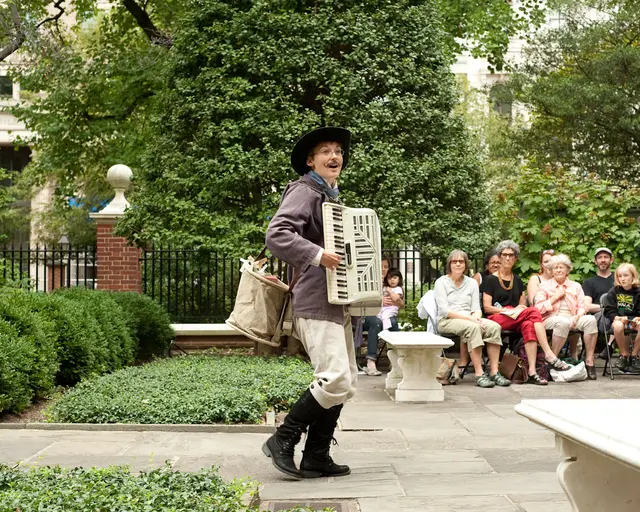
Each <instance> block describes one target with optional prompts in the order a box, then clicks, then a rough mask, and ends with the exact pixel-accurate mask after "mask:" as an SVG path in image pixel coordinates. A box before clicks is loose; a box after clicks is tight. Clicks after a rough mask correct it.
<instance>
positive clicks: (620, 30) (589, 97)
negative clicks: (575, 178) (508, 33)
mask: <svg viewBox="0 0 640 512" xmlns="http://www.w3.org/2000/svg"><path fill="white" fill-rule="evenodd" d="M555 3H556V4H557V6H558V7H559V8H560V9H561V12H562V15H563V17H564V24H563V26H562V27H560V28H556V29H551V30H546V31H544V32H542V33H540V34H539V35H538V36H537V37H535V38H534V39H533V40H532V41H531V44H530V45H529V46H528V48H527V50H526V58H525V64H524V65H523V66H522V67H521V69H520V73H519V74H517V75H516V76H515V77H514V79H513V81H512V86H513V87H514V90H515V91H516V94H517V97H518V99H519V100H520V101H522V102H523V103H524V104H525V105H526V106H527V107H528V108H529V109H530V111H531V114H532V115H531V128H530V129H528V130H525V131H524V132H523V134H522V137H521V144H522V147H523V148H524V149H525V150H526V151H527V152H528V154H529V155H530V156H531V157H532V158H533V159H534V160H535V161H536V162H538V163H539V165H541V166H544V165H545V164H551V165H562V166H565V167H572V168H574V169H575V170H576V171H578V172H581V173H582V174H583V175H585V176H586V175H588V174H589V173H596V174H598V175H599V176H600V177H603V178H607V179H612V180H614V181H616V182H618V183H620V184H622V185H625V182H626V181H631V180H634V179H636V178H637V176H638V172H639V171H640V124H639V123H638V114H639V113H640V112H639V109H640V106H639V105H640V103H639V102H638V98H640V9H638V4H637V2H633V1H623V0H618V1H602V0H580V1H577V0H562V1H558V0H556V2H555ZM594 12H595V13H596V14H597V15H594Z"/></svg>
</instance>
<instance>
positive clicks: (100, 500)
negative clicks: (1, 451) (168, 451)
mask: <svg viewBox="0 0 640 512" xmlns="http://www.w3.org/2000/svg"><path fill="white" fill-rule="evenodd" d="M251 486H252V484H251V483H249V482H238V481H234V482H231V483H226V482H224V481H223V480H222V478H220V476H219V475H218V472H217V469H216V468H211V469H202V470H200V471H198V472H195V473H180V472H174V471H172V470H171V468H170V466H168V465H166V466H165V467H163V468H161V469H156V470H153V471H149V472H144V471H142V472H140V473H139V474H138V475H137V476H134V475H132V474H131V471H130V470H129V468H127V467H119V466H112V467H109V468H106V469H98V468H91V469H84V468H74V469H62V468H60V467H40V468H29V469H26V470H25V469H24V468H22V469H12V468H10V467H8V466H6V465H0V510H21V511H22V512H31V511H34V512H35V511H38V510H47V511H49V512H84V511H86V510H130V511H132V512H138V511H139V512H143V511H149V510H173V511H175V512H204V511H206V512H217V511H221V510H225V511H228V512H249V511H251V510H254V509H251V508H249V507H248V506H247V505H244V504H243V503H242V498H243V495H244V494H245V492H247V491H248V490H249V489H250V487H251Z"/></svg>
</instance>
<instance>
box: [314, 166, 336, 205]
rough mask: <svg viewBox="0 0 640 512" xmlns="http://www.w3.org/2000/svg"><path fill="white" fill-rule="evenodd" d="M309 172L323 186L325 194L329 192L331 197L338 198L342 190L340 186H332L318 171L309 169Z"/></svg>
mask: <svg viewBox="0 0 640 512" xmlns="http://www.w3.org/2000/svg"><path fill="white" fill-rule="evenodd" d="M307 174H309V176H310V177H311V179H312V180H313V181H315V182H316V183H317V184H318V185H320V186H321V187H322V190H323V191H324V193H325V194H327V195H328V196H329V197H330V198H331V199H336V198H337V197H338V194H339V193H340V191H339V190H338V187H337V186H336V187H335V188H332V187H330V186H329V184H328V183H327V182H326V181H324V178H323V177H322V176H320V175H319V174H318V173H317V172H316V171H309V172H308V173H307Z"/></svg>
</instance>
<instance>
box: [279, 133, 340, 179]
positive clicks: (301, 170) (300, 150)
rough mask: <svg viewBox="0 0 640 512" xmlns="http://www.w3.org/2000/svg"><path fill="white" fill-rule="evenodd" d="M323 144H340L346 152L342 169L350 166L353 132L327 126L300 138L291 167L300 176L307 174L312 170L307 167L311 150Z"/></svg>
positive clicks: (294, 150)
mask: <svg viewBox="0 0 640 512" xmlns="http://www.w3.org/2000/svg"><path fill="white" fill-rule="evenodd" d="M321 142H338V143H340V146H341V147H342V150H343V151H344V156H343V157H342V168H343V169H345V168H346V167H347V165H348V164H349V146H350V144H351V132H350V131H349V130H347V129H346V128H338V127H336V126H325V127H323V128H316V129H315V130H312V131H310V132H309V133H306V134H304V135H303V136H302V137H300V140H298V142H296V145H295V146H294V147H293V151H292V152H291V167H293V170H294V171H296V172H297V173H298V174H307V173H308V172H309V171H310V169H309V167H308V166H307V158H308V157H309V153H311V150H312V149H313V148H315V147H316V146H317V145H318V144H320V143H321Z"/></svg>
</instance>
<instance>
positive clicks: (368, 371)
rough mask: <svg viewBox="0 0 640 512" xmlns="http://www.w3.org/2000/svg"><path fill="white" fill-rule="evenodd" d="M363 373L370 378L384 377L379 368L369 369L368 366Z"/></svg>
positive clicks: (363, 369)
mask: <svg viewBox="0 0 640 512" xmlns="http://www.w3.org/2000/svg"><path fill="white" fill-rule="evenodd" d="M362 371H364V373H366V374H367V375H368V376H369V377H378V376H380V375H382V372H381V371H380V370H378V369H377V368H369V367H368V366H365V367H364V368H362Z"/></svg>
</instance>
